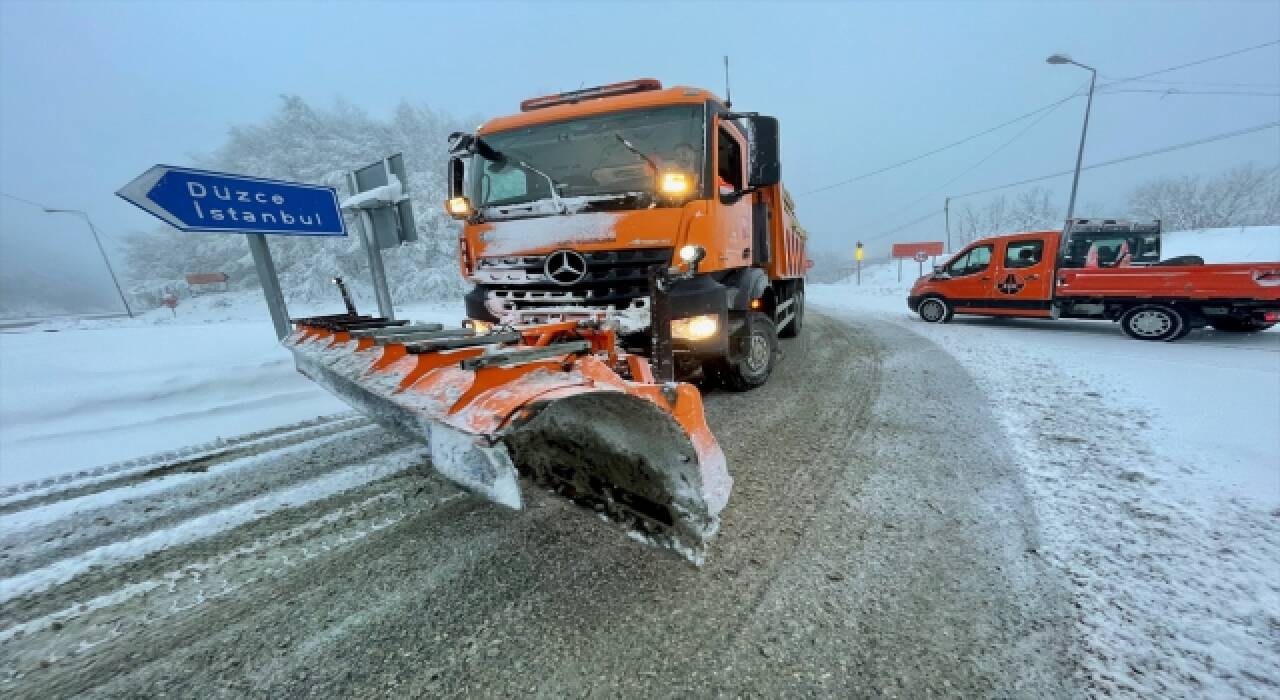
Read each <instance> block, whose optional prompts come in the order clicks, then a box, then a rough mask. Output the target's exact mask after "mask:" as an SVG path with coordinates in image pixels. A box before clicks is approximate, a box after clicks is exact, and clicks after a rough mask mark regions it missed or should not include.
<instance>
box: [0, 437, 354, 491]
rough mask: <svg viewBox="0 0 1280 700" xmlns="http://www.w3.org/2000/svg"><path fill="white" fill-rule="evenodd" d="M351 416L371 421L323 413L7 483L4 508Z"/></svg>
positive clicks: (2, 489)
mask: <svg viewBox="0 0 1280 700" xmlns="http://www.w3.org/2000/svg"><path fill="white" fill-rule="evenodd" d="M351 420H358V421H364V422H366V423H367V422H368V420H367V419H365V418H363V417H361V416H358V415H356V414H354V413H342V414H337V415H329V416H319V417H317V418H313V419H311V420H305V421H299V422H297V423H291V424H289V425H282V426H279V427H276V428H269V429H267V430H260V431H255V432H252V433H247V434H244V435H240V436H237V437H232V438H219V439H217V440H211V441H209V442H205V443H201V444H199V445H192V446H191V447H186V448H183V449H180V450H167V451H165V452H160V453H157V454H154V455H149V456H146V457H138V458H135V459H129V460H124V461H120V462H115V463H113V464H108V465H104V466H101V467H95V468H93V469H83V470H80V471H78V472H72V473H68V474H61V475H59V476H55V477H49V478H45V479H38V480H36V481H30V482H26V483H22V484H14V485H12V486H6V487H3V488H0V512H11V511H10V507H11V506H12V505H13V504H22V505H21V506H20V507H22V508H26V507H29V505H27V504H29V503H34V502H36V499H45V498H49V499H53V498H54V497H56V496H58V494H60V493H61V492H62V491H64V490H71V489H75V488H83V487H84V486H87V485H89V484H92V483H96V482H98V481H101V480H103V479H105V478H107V477H111V476H119V475H122V474H126V473H135V472H137V471H141V470H146V469H163V468H165V467H167V466H171V465H174V464H180V463H182V462H185V461H188V460H192V459H199V458H203V457H206V456H212V455H215V454H217V453H219V452H221V451H223V450H227V449H229V448H234V447H237V446H243V445H248V444H250V443H255V442H259V441H262V440H264V439H267V438H271V437H275V436H280V435H285V434H288V433H293V432H297V431H300V430H306V429H308V428H316V427H319V426H324V425H332V424H336V423H340V422H345V421H351Z"/></svg>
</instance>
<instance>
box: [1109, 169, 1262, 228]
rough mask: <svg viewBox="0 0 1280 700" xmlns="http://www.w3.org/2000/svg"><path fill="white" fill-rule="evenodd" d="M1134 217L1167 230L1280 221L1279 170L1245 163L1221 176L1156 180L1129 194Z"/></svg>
mask: <svg viewBox="0 0 1280 700" xmlns="http://www.w3.org/2000/svg"><path fill="white" fill-rule="evenodd" d="M1129 210H1130V212H1132V215H1133V216H1135V217H1139V218H1145V219H1160V220H1161V221H1162V222H1163V227H1164V230H1166V231H1185V230H1189V229H1198V228H1216V227H1221V226H1255V225H1264V224H1276V223H1280V167H1270V168H1264V167H1260V166H1258V165H1257V164H1254V163H1246V164H1244V165H1241V166H1239V167H1235V168H1232V169H1230V170H1228V171H1226V172H1224V173H1222V174H1221V175H1218V176H1217V177H1213V178H1209V179H1204V180H1202V179H1201V176H1199V175H1183V176H1181V177H1166V178H1160V179H1157V180H1152V181H1150V182H1147V183H1146V184H1143V185H1141V186H1140V187H1138V188H1137V189H1135V190H1134V191H1133V193H1132V194H1130V195H1129Z"/></svg>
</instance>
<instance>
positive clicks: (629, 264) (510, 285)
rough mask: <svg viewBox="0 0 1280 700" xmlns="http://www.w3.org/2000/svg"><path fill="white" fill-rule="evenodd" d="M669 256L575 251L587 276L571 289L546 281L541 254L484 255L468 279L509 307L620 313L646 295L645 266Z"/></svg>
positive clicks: (650, 251) (660, 251)
mask: <svg viewBox="0 0 1280 700" xmlns="http://www.w3.org/2000/svg"><path fill="white" fill-rule="evenodd" d="M671 253H672V249H671V248H640V249H631V250H606V251H594V252H581V255H582V257H583V258H584V259H585V260H586V262H587V273H586V276H584V277H583V278H582V280H581V281H580V282H577V283H575V284H571V285H561V284H556V283H555V282H553V281H551V280H550V279H548V278H547V276H546V271H545V269H544V267H545V264H546V257H547V256H545V255H511V256H497V257H486V258H481V259H480V260H479V261H477V264H476V271H475V275H474V278H475V281H476V282H477V283H478V284H481V285H483V286H484V287H485V288H486V289H487V290H488V295H487V296H488V297H489V298H490V299H492V300H495V301H501V302H503V303H505V304H511V305H513V306H514V308H519V309H527V308H536V307H538V306H541V305H547V304H555V305H558V306H563V305H566V304H574V305H584V306H593V307H598V308H600V307H606V306H607V307H612V308H615V309H618V310H622V309H626V308H629V307H630V306H631V305H632V302H633V301H634V300H636V299H638V298H641V297H646V296H648V294H649V268H650V267H652V266H654V265H670V264H671Z"/></svg>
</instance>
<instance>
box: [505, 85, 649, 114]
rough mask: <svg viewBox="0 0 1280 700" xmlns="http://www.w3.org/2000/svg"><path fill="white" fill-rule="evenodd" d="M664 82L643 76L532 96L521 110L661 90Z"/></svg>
mask: <svg viewBox="0 0 1280 700" xmlns="http://www.w3.org/2000/svg"><path fill="white" fill-rule="evenodd" d="M661 89H662V83H660V82H658V81H657V80H654V79H653V78H641V79H639V80H624V81H623V82H621V83H609V84H608V85H598V86H596V87H589V88H583V89H581V90H571V91H569V92H562V93H560V94H558V95H546V96H544V97H530V98H529V99H527V100H525V101H523V102H521V103H520V111H521V112H529V111H532V110H535V109H542V108H543V107H554V106H556V105H567V104H573V103H575V102H581V101H583V100H593V99H596V98H600V97H615V96H617V95H626V94H629V93H632V92H646V91H648V90H661Z"/></svg>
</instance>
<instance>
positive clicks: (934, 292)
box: [907, 231, 1061, 321]
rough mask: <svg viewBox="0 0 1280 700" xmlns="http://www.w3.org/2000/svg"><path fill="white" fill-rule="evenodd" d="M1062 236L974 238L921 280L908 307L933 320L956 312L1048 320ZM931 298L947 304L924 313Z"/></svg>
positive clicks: (1045, 233) (1054, 233) (1032, 233)
mask: <svg viewBox="0 0 1280 700" xmlns="http://www.w3.org/2000/svg"><path fill="white" fill-rule="evenodd" d="M1060 235H1061V234H1060V233H1059V232H1058V231H1029V232H1026V233H1018V234H1014V235H1011V236H1000V237H993V238H983V239H980V240H977V241H974V242H973V243H970V244H969V245H968V246H966V247H965V248H963V249H962V250H961V251H960V252H958V253H956V254H955V255H953V256H952V257H951V258H950V259H949V260H948V261H947V262H946V263H945V264H943V265H940V266H938V267H937V268H936V269H935V270H934V272H933V273H932V274H929V275H925V276H923V277H921V278H920V279H918V280H916V283H915V285H914V286H913V287H912V288H911V293H910V295H909V296H908V297H907V305H908V306H909V307H910V308H911V310H912V311H915V312H919V313H921V314H922V315H924V316H925V317H926V320H930V321H943V320H950V316H951V314H953V313H969V314H983V315H989V316H1029V317H1033V318H1048V317H1050V316H1051V309H1052V303H1053V279H1054V263H1055V256H1056V254H1057V250H1058V243H1059V241H1060ZM931 298H932V299H941V300H944V302H945V303H944V304H938V303H934V304H930V305H927V306H926V308H925V309H924V310H923V311H921V308H920V306H921V302H922V301H924V300H925V299H931ZM944 317H945V318H944Z"/></svg>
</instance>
